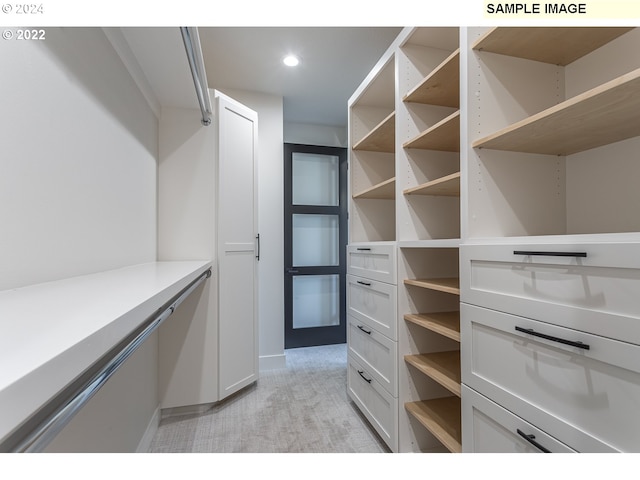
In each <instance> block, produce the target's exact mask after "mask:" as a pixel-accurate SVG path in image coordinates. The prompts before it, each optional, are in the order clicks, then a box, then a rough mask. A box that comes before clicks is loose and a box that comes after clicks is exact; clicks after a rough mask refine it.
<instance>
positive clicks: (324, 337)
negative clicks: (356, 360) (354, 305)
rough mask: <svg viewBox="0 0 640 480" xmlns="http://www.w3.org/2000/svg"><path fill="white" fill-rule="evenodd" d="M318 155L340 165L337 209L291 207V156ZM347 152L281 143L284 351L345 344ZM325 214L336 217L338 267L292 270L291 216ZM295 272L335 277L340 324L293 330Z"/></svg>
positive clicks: (334, 148) (336, 148)
mask: <svg viewBox="0 0 640 480" xmlns="http://www.w3.org/2000/svg"><path fill="white" fill-rule="evenodd" d="M294 152H296V153H317V154H320V155H335V156H337V157H338V159H339V160H338V165H339V169H338V171H339V175H338V177H339V187H338V206H336V207H328V206H315V205H314V206H312V205H292V199H293V191H292V190H293V188H292V186H293V184H292V173H293V172H292V167H293V165H292V163H293V162H292V158H293V153H294ZM347 168H348V166H347V149H346V148H343V147H326V146H318V145H303V144H298V143H285V144H284V329H285V335H284V338H285V349H287V348H298V347H309V346H317V345H331V344H338V343H346V341H347V327H346V324H347V318H346V306H347V299H346V291H347V290H346V270H347V269H346V257H347V241H348V230H347V229H348V224H349V222H348V202H347ZM295 213H300V214H305V213H306V214H327V215H336V214H337V215H339V235H338V245H339V246H338V250H339V252H338V259H339V261H338V266H337V267H335V266H318V267H294V266H293V248H292V247H293V245H292V234H293V221H292V220H293V214H295ZM289 269H295V270H297V271H298V272H299V274H300V275H330V274H338V278H339V285H340V287H339V295H340V323H339V325H336V326H330V327H310V328H301V329H294V328H293V277H294V275H295V274H291V273H289V272H288V270H289Z"/></svg>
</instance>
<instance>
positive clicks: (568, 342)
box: [516, 327, 591, 350]
mask: <svg viewBox="0 0 640 480" xmlns="http://www.w3.org/2000/svg"><path fill="white" fill-rule="evenodd" d="M516 330H517V331H519V332H522V333H526V334H527V335H533V336H534V337H540V338H544V339H546V340H551V341H552V342H558V343H562V344H564V345H570V346H572V347H576V348H582V349H583V350H589V349H590V348H591V347H590V346H589V345H587V344H586V343H582V342H574V341H572V340H565V339H564V338H558V337H552V336H551V335H546V334H544V333H540V332H536V331H535V330H533V329H532V328H522V327H516Z"/></svg>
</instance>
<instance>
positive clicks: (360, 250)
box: [356, 247, 371, 252]
mask: <svg viewBox="0 0 640 480" xmlns="http://www.w3.org/2000/svg"><path fill="white" fill-rule="evenodd" d="M356 250H358V251H359V252H370V251H371V249H370V248H368V247H358V248H356Z"/></svg>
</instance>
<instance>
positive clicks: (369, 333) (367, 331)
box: [358, 325, 371, 335]
mask: <svg viewBox="0 0 640 480" xmlns="http://www.w3.org/2000/svg"><path fill="white" fill-rule="evenodd" d="M358 328H359V329H360V330H362V331H363V332H364V333H366V334H367V335H371V330H366V329H365V328H364V327H363V326H362V325H358Z"/></svg>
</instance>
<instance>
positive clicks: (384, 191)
mask: <svg viewBox="0 0 640 480" xmlns="http://www.w3.org/2000/svg"><path fill="white" fill-rule="evenodd" d="M353 198H356V199H357V198H376V199H382V200H389V199H391V200H393V199H394V198H396V178H395V177H393V178H390V179H389V180H385V181H384V182H380V183H379V184H377V185H374V186H373V187H371V188H367V189H366V190H363V191H362V192H359V193H357V194H355V195H353Z"/></svg>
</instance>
